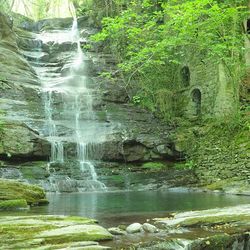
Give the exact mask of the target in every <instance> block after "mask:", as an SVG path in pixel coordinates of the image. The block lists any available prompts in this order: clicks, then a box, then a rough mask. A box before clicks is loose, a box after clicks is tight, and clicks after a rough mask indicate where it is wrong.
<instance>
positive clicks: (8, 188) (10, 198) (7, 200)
mask: <svg viewBox="0 0 250 250" xmlns="http://www.w3.org/2000/svg"><path fill="white" fill-rule="evenodd" d="M46 203H48V201H47V200H46V197H45V192H44V190H43V189H42V188H40V187H38V186H34V185H28V184H25V183H21V182H17V181H13V180H6V179H0V208H2V209H4V208H5V207H7V208H9V207H12V208H14V207H16V208H18V207H20V206H21V207H24V206H25V204H28V205H40V204H46ZM4 205H5V206H4Z"/></svg>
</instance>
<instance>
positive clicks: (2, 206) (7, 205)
mask: <svg viewBox="0 0 250 250" xmlns="http://www.w3.org/2000/svg"><path fill="white" fill-rule="evenodd" d="M25 208H28V204H27V201H26V200H24V199H22V200H7V201H0V211H1V210H12V209H25Z"/></svg>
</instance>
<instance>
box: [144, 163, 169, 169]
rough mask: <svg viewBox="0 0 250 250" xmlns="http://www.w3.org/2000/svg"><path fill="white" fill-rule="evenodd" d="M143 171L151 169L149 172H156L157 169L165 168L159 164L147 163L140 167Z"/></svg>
mask: <svg viewBox="0 0 250 250" xmlns="http://www.w3.org/2000/svg"><path fill="white" fill-rule="evenodd" d="M142 167H143V168H145V169H149V170H150V169H151V170H157V169H163V168H165V167H166V166H165V165H164V164H163V163H161V162H147V163H144V164H143V165H142Z"/></svg>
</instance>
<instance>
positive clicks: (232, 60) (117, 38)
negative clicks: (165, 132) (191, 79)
mask: <svg viewBox="0 0 250 250" xmlns="http://www.w3.org/2000/svg"><path fill="white" fill-rule="evenodd" d="M92 2H93V5H94V3H95V2H96V4H97V3H99V1H92ZM121 6H122V7H121ZM105 9H106V8H104V10H105ZM97 10H98V8H97ZM112 10H113V11H112ZM114 10H115V11H114ZM246 13H247V11H246V1H244V0H242V1H241V0H240V1H231V0H229V1H222V2H221V1H216V0H213V1H211V0H202V1H200V0H199V1H198V0H197V1H182V2H178V1H168V2H165V1H154V0H141V1H129V4H121V2H120V1H112V5H110V8H109V9H108V10H106V16H107V17H104V18H103V19H102V30H101V32H100V33H98V34H97V35H95V36H94V37H93V39H94V40H95V41H102V42H103V41H104V42H105V45H106V48H108V50H109V51H112V52H113V54H114V56H115V57H116V58H117V60H118V62H119V65H118V66H119V69H120V73H121V75H122V77H123V79H124V81H125V82H126V84H127V85H128V86H131V85H133V87H135V88H136V89H137V94H136V95H135V96H134V97H133V101H134V102H135V103H137V104H141V105H142V106H144V107H147V108H149V109H150V110H151V111H160V112H159V113H160V114H161V116H162V117H164V118H167V119H169V118H171V117H173V116H179V115H182V114H181V112H180V106H182V105H183V103H182V101H181V100H180V99H179V98H177V93H178V91H181V90H182V88H183V86H181V85H179V86H178V82H177V80H176V79H177V78H178V74H179V73H178V72H179V67H180V65H181V64H182V62H183V61H184V59H185V57H186V56H187V55H188V54H190V53H197V54H199V55H200V56H201V58H202V60H203V63H204V64H206V63H207V62H208V61H209V62H212V63H213V64H220V63H222V64H223V65H224V66H225V68H226V73H227V75H228V77H229V78H230V82H231V83H232V84H234V85H235V91H236V92H238V88H239V87H238V84H239V82H240V80H241V78H242V76H243V75H244V61H243V60H242V58H243V54H244V46H243V44H244V32H243V29H242V22H243V20H244V18H246ZM192 51H193V52H192Z"/></svg>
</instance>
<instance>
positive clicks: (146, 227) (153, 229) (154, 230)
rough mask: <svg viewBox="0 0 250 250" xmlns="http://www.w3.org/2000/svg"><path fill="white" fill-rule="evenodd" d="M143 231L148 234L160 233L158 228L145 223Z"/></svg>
mask: <svg viewBox="0 0 250 250" xmlns="http://www.w3.org/2000/svg"><path fill="white" fill-rule="evenodd" d="M142 229H143V230H144V231H145V232H147V233H157V232H158V228H157V227H156V226H154V225H152V224H149V223H144V224H143V225H142Z"/></svg>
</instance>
